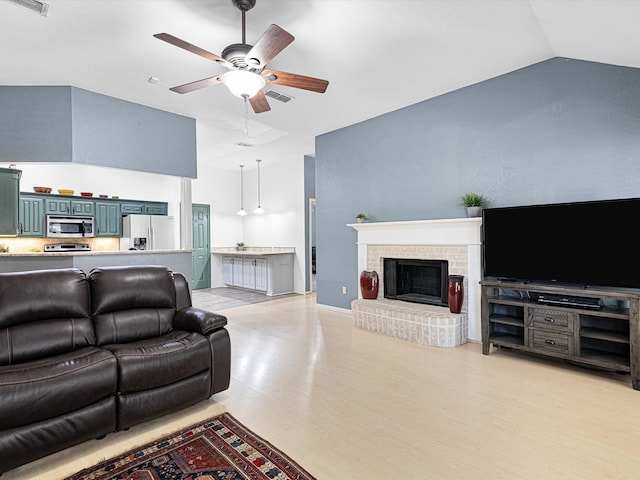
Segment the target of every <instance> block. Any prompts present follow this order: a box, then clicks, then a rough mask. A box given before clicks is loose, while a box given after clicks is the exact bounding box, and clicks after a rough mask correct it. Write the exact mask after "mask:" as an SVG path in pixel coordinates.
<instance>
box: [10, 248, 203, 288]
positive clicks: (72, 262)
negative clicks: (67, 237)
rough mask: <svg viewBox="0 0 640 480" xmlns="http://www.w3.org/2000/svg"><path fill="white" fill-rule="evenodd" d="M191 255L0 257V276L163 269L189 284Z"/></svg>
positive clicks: (27, 254) (29, 254)
mask: <svg viewBox="0 0 640 480" xmlns="http://www.w3.org/2000/svg"><path fill="white" fill-rule="evenodd" d="M192 252H193V250H191V249H181V250H178V249H176V250H114V251H90V252H82V251H68V252H24V253H0V273H8V272H25V271H30V270H46V269H59V268H79V269H80V270H82V271H84V272H85V273H89V271H91V269H93V268H96V267H113V266H121V265H165V266H167V267H169V268H170V269H171V270H172V271H174V272H180V273H182V274H183V275H184V276H185V278H187V279H188V280H189V281H191V277H192V260H191V254H192Z"/></svg>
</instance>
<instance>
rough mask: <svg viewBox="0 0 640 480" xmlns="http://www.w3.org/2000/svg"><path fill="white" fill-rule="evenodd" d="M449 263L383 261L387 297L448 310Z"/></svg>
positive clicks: (408, 260)
mask: <svg viewBox="0 0 640 480" xmlns="http://www.w3.org/2000/svg"><path fill="white" fill-rule="evenodd" d="M448 276H449V262H448V261H447V260H424V259H410V258H409V259H408V258H385V259H384V297H385V298H390V299H394V300H403V301H405V302H413V303H424V304H427V305H437V306H441V307H446V306H448V305H449V303H448V298H447V278H448Z"/></svg>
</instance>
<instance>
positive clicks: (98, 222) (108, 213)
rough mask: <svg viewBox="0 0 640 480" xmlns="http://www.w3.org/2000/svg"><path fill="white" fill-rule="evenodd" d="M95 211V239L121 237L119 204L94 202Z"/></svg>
mask: <svg viewBox="0 0 640 480" xmlns="http://www.w3.org/2000/svg"><path fill="white" fill-rule="evenodd" d="M95 211H96V215H95V227H96V233H95V235H96V237H121V236H122V214H121V212H120V203H118V202H108V201H106V202H105V201H98V200H96V202H95Z"/></svg>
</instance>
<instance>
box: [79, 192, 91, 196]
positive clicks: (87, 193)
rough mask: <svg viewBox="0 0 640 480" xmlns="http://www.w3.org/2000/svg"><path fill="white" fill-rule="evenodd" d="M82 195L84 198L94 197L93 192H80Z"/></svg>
mask: <svg viewBox="0 0 640 480" xmlns="http://www.w3.org/2000/svg"><path fill="white" fill-rule="evenodd" d="M80 195H82V196H83V197H93V193H91V192H80Z"/></svg>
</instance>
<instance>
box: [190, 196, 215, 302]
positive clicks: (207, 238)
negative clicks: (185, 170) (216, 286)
mask: <svg viewBox="0 0 640 480" xmlns="http://www.w3.org/2000/svg"><path fill="white" fill-rule="evenodd" d="M191 212H192V215H191V225H192V231H193V239H192V241H193V253H192V257H191V258H192V264H193V278H192V281H191V285H192V287H191V288H192V289H194V290H197V289H200V288H211V249H210V248H209V245H211V227H210V223H209V205H201V204H195V203H194V204H193V205H192V206H191Z"/></svg>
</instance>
